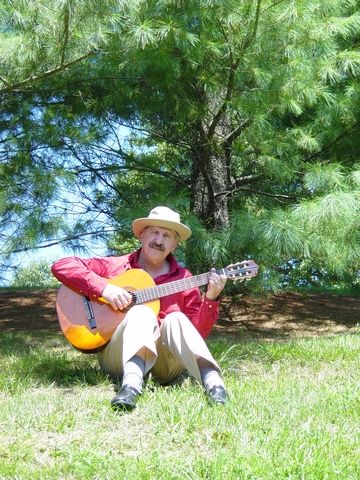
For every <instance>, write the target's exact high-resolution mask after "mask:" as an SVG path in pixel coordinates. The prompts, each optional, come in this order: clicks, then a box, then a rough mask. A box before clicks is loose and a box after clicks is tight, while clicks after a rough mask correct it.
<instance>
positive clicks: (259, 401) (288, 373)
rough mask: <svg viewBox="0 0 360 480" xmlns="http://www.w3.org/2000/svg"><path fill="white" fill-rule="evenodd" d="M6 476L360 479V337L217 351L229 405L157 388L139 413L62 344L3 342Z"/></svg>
mask: <svg viewBox="0 0 360 480" xmlns="http://www.w3.org/2000/svg"><path fill="white" fill-rule="evenodd" d="M0 345H1V347H0V366H1V368H0V429H1V435H0V479H27V478H29V479H41V480H43V479H54V478H56V479H109V480H110V479H118V478H121V479H125V480H139V479H149V480H150V479H153V480H161V479H164V480H165V479H166V480H167V479H171V480H175V479H179V480H180V479H182V480H187V479H189V480H190V479H191V480H193V479H194V480H195V479H209V480H217V479H218V480H220V479H221V480H227V479H234V480H235V479H236V480H238V479H249V480H250V479H273V480H281V479H305V480H312V479H314V480H315V479H316V480H319V479H337V480H338V479H346V480H348V479H354V480H355V479H359V478H360V462H359V458H360V369H359V365H360V336H359V335H358V334H354V335H343V336H336V337H328V338H324V337H323V338H311V339H299V340H294V341H290V342H279V343H265V342H258V341H246V342H245V341H242V342H241V341H240V342H239V343H235V344H234V343H229V342H228V341H227V340H226V339H225V338H224V337H215V336H214V337H212V339H211V340H210V342H209V345H210V348H211V350H212V351H213V353H214V354H215V356H216V357H217V358H218V359H220V363H221V365H222V366H223V369H224V373H225V377H226V383H227V386H228V390H229V393H230V396H231V401H230V402H229V403H228V404H227V405H226V406H225V407H220V406H215V407H214V406H211V405H209V404H208V403H207V401H206V398H205V396H204V394H203V392H202V389H201V388H200V387H199V386H198V385H196V384H194V383H192V382H186V383H185V385H183V386H182V387H169V388H159V387H156V386H152V385H151V384H149V385H148V386H147V388H146V390H145V392H144V395H143V396H142V397H141V398H140V400H139V403H138V407H137V408H136V409H135V410H134V412H132V413H130V414H118V413H115V412H113V411H112V410H111V408H110V405H109V400H110V399H111V398H112V396H113V394H114V386H113V385H112V384H111V382H110V381H109V380H108V378H107V377H106V376H104V375H103V374H102V373H101V372H100V371H99V369H98V367H97V362H96V358H95V357H93V356H91V355H83V354H81V353H79V352H76V351H75V350H74V349H72V348H71V347H70V346H68V345H67V344H66V342H65V340H64V339H63V338H62V337H61V336H57V335H44V334H42V335H39V334H37V335H35V334H34V335H30V334H28V335H26V334H1V335H0Z"/></svg>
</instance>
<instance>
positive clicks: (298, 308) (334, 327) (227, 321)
mask: <svg viewBox="0 0 360 480" xmlns="http://www.w3.org/2000/svg"><path fill="white" fill-rule="evenodd" d="M56 295H57V291H56V290H32V291H22V290H11V291H10V290H3V291H1V292H0V331H1V332H12V331H13V332H15V331H34V330H36V331H46V332H54V333H60V327H59V323H58V320H57V315H56V308H55V304H56ZM346 332H348V333H355V332H360V298H354V297H349V296H335V295H325V294H322V295H315V294H311V295H302V294H297V293H282V294H278V295H272V296H268V297H253V296H243V297H241V298H240V299H237V300H236V301H235V300H233V299H231V298H228V297H226V298H223V300H222V303H221V308H220V318H219V321H218V323H217V325H216V326H215V328H214V334H216V333H220V334H226V335H231V336H233V337H236V338H238V339H240V338H257V339H262V340H272V339H285V338H291V337H303V336H306V337H308V336H317V335H334V334H338V333H346Z"/></svg>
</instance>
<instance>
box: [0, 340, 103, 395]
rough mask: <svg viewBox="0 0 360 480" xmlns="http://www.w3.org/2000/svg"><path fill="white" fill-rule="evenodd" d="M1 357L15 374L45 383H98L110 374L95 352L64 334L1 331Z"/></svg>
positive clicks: (67, 384) (66, 385)
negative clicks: (82, 349)
mask: <svg viewBox="0 0 360 480" xmlns="http://www.w3.org/2000/svg"><path fill="white" fill-rule="evenodd" d="M0 359H1V362H2V363H4V367H5V366H7V367H8V368H11V369H12V371H13V372H14V375H16V376H19V377H20V378H22V379H24V381H26V383H28V382H29V381H32V382H34V383H41V384H44V385H49V384H55V385H57V386H63V387H70V386H74V385H97V384H99V383H102V382H104V381H105V379H106V378H107V377H106V375H105V374H104V373H102V372H101V370H100V367H99V366H98V362H97V358H96V355H86V354H83V353H81V352H78V351H77V350H75V349H74V348H72V347H71V346H70V345H69V344H68V343H67V342H66V340H65V339H64V337H63V336H62V335H54V334H48V333H44V332H39V331H37V332H31V333H30V332H16V333H0Z"/></svg>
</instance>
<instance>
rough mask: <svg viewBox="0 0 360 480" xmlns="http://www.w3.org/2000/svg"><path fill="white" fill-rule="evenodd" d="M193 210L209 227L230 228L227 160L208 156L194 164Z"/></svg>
mask: <svg viewBox="0 0 360 480" xmlns="http://www.w3.org/2000/svg"><path fill="white" fill-rule="evenodd" d="M193 165H194V168H193V184H192V210H193V212H194V213H195V214H196V215H197V216H198V217H199V218H200V219H201V221H202V222H203V223H204V224H205V225H206V226H207V227H208V228H214V229H223V228H227V227H229V224H230V220H229V208H228V201H227V196H226V194H224V192H226V191H227V190H228V175H227V169H226V162H225V159H224V158H222V157H220V156H215V155H213V154H212V155H206V156H204V157H202V158H200V159H199V157H198V156H197V159H196V160H195V161H194V162H193Z"/></svg>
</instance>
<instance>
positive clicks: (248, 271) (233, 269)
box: [218, 260, 259, 281]
mask: <svg viewBox="0 0 360 480" xmlns="http://www.w3.org/2000/svg"><path fill="white" fill-rule="evenodd" d="M258 271H259V267H258V266H257V265H256V263H255V262H254V261H253V260H244V261H243V262H238V263H232V264H231V265H228V266H227V267H225V268H223V269H221V270H220V271H219V272H218V273H219V274H221V275H226V276H227V278H228V279H229V280H241V281H243V280H251V278H253V277H256V275H257V274H258Z"/></svg>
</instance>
